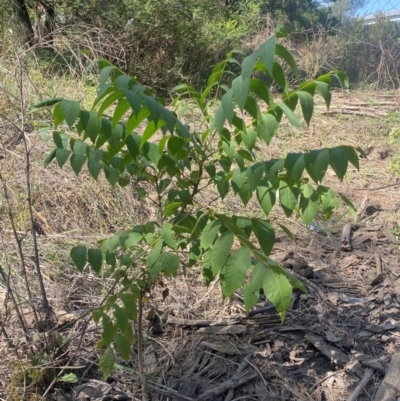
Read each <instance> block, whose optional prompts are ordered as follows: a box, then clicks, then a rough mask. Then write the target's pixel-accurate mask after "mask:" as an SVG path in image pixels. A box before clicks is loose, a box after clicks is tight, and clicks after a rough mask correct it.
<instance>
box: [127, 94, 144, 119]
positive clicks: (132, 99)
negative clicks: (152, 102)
mask: <svg viewBox="0 0 400 401" xmlns="http://www.w3.org/2000/svg"><path fill="white" fill-rule="evenodd" d="M124 93H125V96H126V98H127V99H128V102H129V105H130V106H131V109H132V110H133V113H134V115H135V116H136V117H137V116H138V115H139V113H140V110H141V108H142V99H141V98H140V97H139V96H138V95H137V94H136V93H135V92H134V91H133V90H127V89H125V90H124Z"/></svg>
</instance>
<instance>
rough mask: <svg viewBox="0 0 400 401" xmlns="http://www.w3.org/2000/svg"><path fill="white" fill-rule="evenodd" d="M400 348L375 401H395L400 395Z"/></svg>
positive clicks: (393, 357)
mask: <svg viewBox="0 0 400 401" xmlns="http://www.w3.org/2000/svg"><path fill="white" fill-rule="evenodd" d="M399 376H400V348H397V349H396V353H395V354H394V355H393V356H392V360H391V361H390V364H389V368H388V371H387V373H386V376H385V377H384V379H383V380H382V383H381V385H380V386H379V388H378V391H377V392H376V394H375V398H374V401H389V400H395V399H396V398H397V396H398V395H399V394H400V380H399Z"/></svg>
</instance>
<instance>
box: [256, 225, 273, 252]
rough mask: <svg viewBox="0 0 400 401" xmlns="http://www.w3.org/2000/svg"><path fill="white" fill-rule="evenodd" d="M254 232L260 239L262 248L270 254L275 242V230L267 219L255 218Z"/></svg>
mask: <svg viewBox="0 0 400 401" xmlns="http://www.w3.org/2000/svg"><path fill="white" fill-rule="evenodd" d="M253 232H254V234H255V236H256V237H257V239H258V243H259V244H260V247H261V249H262V250H263V252H264V253H265V254H266V255H269V254H270V253H271V251H272V248H273V247H274V244H275V230H274V228H273V227H272V226H271V224H269V223H268V222H267V221H264V220H261V219H254V220H253Z"/></svg>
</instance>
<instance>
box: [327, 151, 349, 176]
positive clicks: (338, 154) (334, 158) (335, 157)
mask: <svg viewBox="0 0 400 401" xmlns="http://www.w3.org/2000/svg"><path fill="white" fill-rule="evenodd" d="M348 164H349V157H348V154H347V152H346V150H345V149H343V148H342V147H336V148H333V149H331V166H332V168H333V171H334V172H335V173H336V175H337V176H338V178H339V179H340V181H342V180H343V177H344V175H345V174H346V171H347V166H348Z"/></svg>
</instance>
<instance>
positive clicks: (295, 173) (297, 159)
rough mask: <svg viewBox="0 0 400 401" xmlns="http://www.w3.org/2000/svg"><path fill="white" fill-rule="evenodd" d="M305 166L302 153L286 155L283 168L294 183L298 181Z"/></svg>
mask: <svg viewBox="0 0 400 401" xmlns="http://www.w3.org/2000/svg"><path fill="white" fill-rule="evenodd" d="M305 165H306V161H305V156H304V153H288V155H287V156H286V160H285V167H286V168H287V170H288V171H289V173H290V175H291V176H292V178H293V179H294V180H295V181H300V180H301V177H302V176H303V171H304V167H305Z"/></svg>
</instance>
